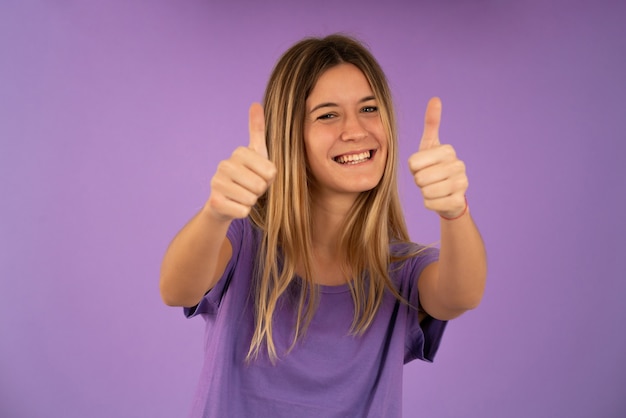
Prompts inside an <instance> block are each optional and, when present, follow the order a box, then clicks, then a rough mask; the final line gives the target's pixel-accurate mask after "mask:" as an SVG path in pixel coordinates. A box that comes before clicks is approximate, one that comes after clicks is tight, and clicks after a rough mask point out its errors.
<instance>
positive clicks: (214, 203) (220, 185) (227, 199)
mask: <svg viewBox="0 0 626 418" xmlns="http://www.w3.org/2000/svg"><path fill="white" fill-rule="evenodd" d="M248 128H249V131H250V142H249V144H248V147H238V148H237V149H235V151H234V152H233V153H232V155H231V156H230V158H228V159H227V160H223V161H221V162H220V163H219V164H218V166H217V171H216V172H215V175H214V176H213V178H212V179H211V194H210V196H209V200H208V201H207V205H208V209H209V210H210V212H211V213H213V215H214V216H216V218H218V219H221V220H224V221H230V220H233V219H235V218H245V217H246V216H248V214H249V213H250V209H251V208H252V206H254V204H255V203H256V201H257V199H258V198H259V197H260V196H261V195H263V193H265V192H266V191H267V189H268V187H269V186H270V184H272V181H273V180H274V177H275V176H276V166H275V165H274V163H272V162H271V161H270V160H269V159H268V153H267V145H266V143H265V119H264V115H263V107H261V105H260V104H259V103H254V104H252V106H250V113H249V124H248Z"/></svg>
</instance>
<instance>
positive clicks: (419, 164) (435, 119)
mask: <svg viewBox="0 0 626 418" xmlns="http://www.w3.org/2000/svg"><path fill="white" fill-rule="evenodd" d="M440 123H441V100H440V99H439V98H437V97H433V98H432V99H430V100H429V101H428V105H427V107H426V116H425V120H424V133H423V134H422V139H421V141H420V145H419V150H418V151H417V152H416V153H415V154H413V155H411V157H409V168H410V170H411V173H412V174H413V179H414V180H415V184H417V186H418V187H419V188H420V190H421V191H422V195H423V197H424V206H426V208H427V209H430V210H433V211H435V212H437V213H438V214H439V216H441V217H443V218H448V219H452V218H456V217H458V216H460V215H461V214H463V213H464V211H465V210H466V204H467V201H466V199H465V192H466V190H467V187H468V180H467V175H466V173H465V163H463V161H461V160H459V159H458V158H457V156H456V152H455V151H454V148H453V147H452V145H448V144H444V145H442V144H440V142H439V125H440Z"/></svg>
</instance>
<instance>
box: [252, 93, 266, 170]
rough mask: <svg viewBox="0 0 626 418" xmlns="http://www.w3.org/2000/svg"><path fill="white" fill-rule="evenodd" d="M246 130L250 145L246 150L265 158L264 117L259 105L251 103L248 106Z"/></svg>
mask: <svg viewBox="0 0 626 418" xmlns="http://www.w3.org/2000/svg"><path fill="white" fill-rule="evenodd" d="M248 129H249V131H250V144H249V145H248V148H250V149H252V150H254V151H256V152H257V153H259V154H260V155H262V156H264V157H265V158H267V145H266V143H265V116H264V115H263V107H262V106H261V105H260V104H259V103H252V105H251V106H250V112H249V119H248Z"/></svg>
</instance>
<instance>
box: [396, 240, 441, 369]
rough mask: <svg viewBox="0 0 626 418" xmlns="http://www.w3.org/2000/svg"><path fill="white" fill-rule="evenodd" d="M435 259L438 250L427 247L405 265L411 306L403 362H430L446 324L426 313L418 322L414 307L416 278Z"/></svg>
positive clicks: (437, 257)
mask: <svg viewBox="0 0 626 418" xmlns="http://www.w3.org/2000/svg"><path fill="white" fill-rule="evenodd" d="M437 260H439V250H438V249H437V248H434V247H427V248H425V249H424V250H423V251H421V252H420V253H419V254H418V255H417V256H416V257H414V258H413V259H411V261H410V262H409V263H408V264H409V266H407V270H406V271H407V273H408V276H407V277H405V278H404V279H405V280H409V284H408V289H409V294H408V299H409V303H410V304H411V307H409V308H408V309H409V310H410V311H409V313H408V318H407V329H406V332H407V338H406V349H405V356H404V363H408V362H410V361H412V360H415V359H420V360H424V361H428V362H432V361H433V360H434V358H435V354H436V353H437V350H438V349H439V344H440V343H441V339H442V337H443V333H444V331H445V328H446V325H447V321H441V320H438V319H435V318H433V317H432V316H430V315H428V314H426V317H424V318H423V319H422V321H421V322H420V321H419V318H418V313H417V311H416V310H415V307H417V306H419V292H418V287H417V282H418V278H419V276H420V274H421V273H422V271H423V270H424V268H425V267H426V266H428V265H429V264H431V263H433V262H435V261H437Z"/></svg>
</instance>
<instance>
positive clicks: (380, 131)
mask: <svg viewBox="0 0 626 418" xmlns="http://www.w3.org/2000/svg"><path fill="white" fill-rule="evenodd" d="M304 144H305V149H306V155H307V162H308V166H309V170H310V173H311V175H312V176H313V179H314V185H313V186H314V187H313V191H314V193H315V196H316V197H318V198H319V197H332V196H336V195H351V196H352V197H353V198H356V196H357V195H358V194H359V193H361V192H364V191H367V190H371V189H373V188H374V187H376V185H377V184H378V183H379V182H380V179H381V178H382V175H383V172H384V170H385V164H386V160H387V147H388V138H387V135H386V132H385V129H384V127H383V124H382V119H381V117H380V113H379V111H378V102H377V100H376V98H375V97H374V93H373V92H372V88H371V87H370V85H369V83H368V82H367V79H366V78H365V76H364V75H363V73H362V72H361V70H359V69H358V68H357V67H355V66H354V65H352V64H340V65H337V66H335V67H332V68H330V69H329V70H327V71H326V72H324V73H323V74H322V75H321V77H320V78H319V80H318V81H317V83H316V84H315V86H314V87H313V90H312V91H311V94H310V95H309V97H308V98H307V100H306V114H305V122H304Z"/></svg>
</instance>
